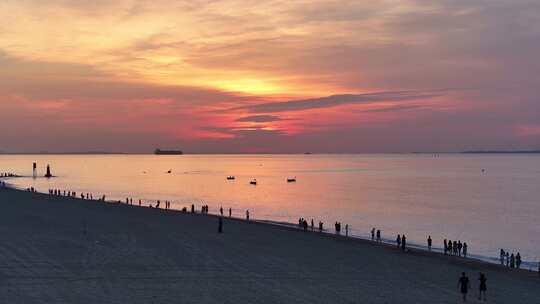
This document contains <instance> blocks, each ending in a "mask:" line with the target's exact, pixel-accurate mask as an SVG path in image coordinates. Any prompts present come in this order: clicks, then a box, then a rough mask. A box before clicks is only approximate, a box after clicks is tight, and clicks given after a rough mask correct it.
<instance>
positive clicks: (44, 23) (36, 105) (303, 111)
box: [0, 0, 540, 153]
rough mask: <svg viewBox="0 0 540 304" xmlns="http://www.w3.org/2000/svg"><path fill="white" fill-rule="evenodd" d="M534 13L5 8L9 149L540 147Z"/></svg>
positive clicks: (296, 6) (164, 4)
mask: <svg viewBox="0 0 540 304" xmlns="http://www.w3.org/2000/svg"><path fill="white" fill-rule="evenodd" d="M510 4H511V5H510ZM531 6H534V7H536V8H538V6H539V4H538V3H535V2H532V3H531V2H525V1H523V2H522V1H516V2H514V1H490V2H485V3H481V4H480V1H479V2H478V3H476V2H462V3H457V2H454V1H435V2H430V3H429V4H427V3H424V2H420V1H412V0H411V1H294V2H291V1H240V0H228V1H219V2H207V1H170V0H159V1H150V2H147V1H135V0H123V1H91V2H82V1H65V0H53V1H45V2H43V1H33V0H21V1H11V0H8V1H3V2H2V3H0V127H2V129H14V130H18V133H19V134H20V135H22V138H24V137H25V136H30V135H31V134H32V132H33V131H32V130H35V129H36V128H41V129H47V130H50V132H49V133H48V134H51V135H48V134H43V135H41V137H42V138H43V141H34V142H29V141H25V140H21V139H20V138H21V136H6V138H5V139H4V138H3V141H2V143H0V150H6V151H14V152H29V151H43V150H47V151H93V150H107V151H125V152H148V151H152V150H153V149H154V148H155V147H157V146H162V147H172V148H182V149H184V150H186V151H191V152H212V153H214V152H246V151H253V150H257V151H265V152H303V151H315V152H374V151H377V152H404V151H420V150H426V151H427V150H429V151H443V150H445V151H456V150H467V149H507V148H519V149H528V148H538V147H539V145H540V137H539V134H540V133H539V132H537V131H536V130H538V128H540V120H539V117H540V115H538V113H539V111H540V108H539V104H540V103H539V102H538V96H537V95H538V89H537V88H538V85H539V81H540V79H538V76H537V75H538V74H537V73H536V72H537V71H538V70H539V68H540V65H539V63H538V62H539V61H538V60H537V59H536V57H537V54H538V53H540V42H539V41H540V39H538V38H540V37H539V35H540V19H539V18H538V16H537V15H535V14H533V13H532V12H534V10H532V9H531ZM494 116H498V117H505V118H504V119H492V117H494ZM52 134H55V135H54V136H52ZM338 135H339V136H338ZM81 136H82V137H84V140H80V141H79V140H76V139H78V138H80V137H81ZM338 137H342V138H341V139H336V138H338ZM343 138H347V140H345V139H343ZM432 138H440V139H441V140H440V141H437V142H433V141H431V142H430V143H428V141H429V140H430V139H432ZM119 139H121V140H119ZM370 142H371V144H367V143H370ZM501 143H502V144H501Z"/></svg>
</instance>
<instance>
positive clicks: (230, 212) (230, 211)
mask: <svg viewBox="0 0 540 304" xmlns="http://www.w3.org/2000/svg"><path fill="white" fill-rule="evenodd" d="M229 217H232V209H231V208H229Z"/></svg>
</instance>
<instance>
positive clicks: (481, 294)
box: [458, 272, 487, 302]
mask: <svg viewBox="0 0 540 304" xmlns="http://www.w3.org/2000/svg"><path fill="white" fill-rule="evenodd" d="M478 281H479V283H478V300H479V301H482V300H483V301H484V302H485V301H487V297H486V292H487V278H486V275H485V274H484V273H481V272H480V273H479V274H478ZM470 288H471V281H470V280H469V277H468V276H467V275H466V274H465V272H462V273H461V277H460V278H459V280H458V289H459V291H460V292H461V296H462V299H463V302H467V294H468V293H469V289H470Z"/></svg>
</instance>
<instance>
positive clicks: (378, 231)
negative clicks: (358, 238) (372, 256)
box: [377, 229, 381, 242]
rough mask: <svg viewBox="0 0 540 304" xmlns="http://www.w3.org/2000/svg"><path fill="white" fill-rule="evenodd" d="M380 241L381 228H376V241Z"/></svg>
mask: <svg viewBox="0 0 540 304" xmlns="http://www.w3.org/2000/svg"><path fill="white" fill-rule="evenodd" d="M380 241H381V230H379V229H377V242H380Z"/></svg>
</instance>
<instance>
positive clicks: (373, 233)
mask: <svg viewBox="0 0 540 304" xmlns="http://www.w3.org/2000/svg"><path fill="white" fill-rule="evenodd" d="M375 237H376V239H375ZM371 240H372V241H375V240H376V241H377V243H381V242H382V238H381V230H380V229H377V231H375V228H371Z"/></svg>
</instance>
